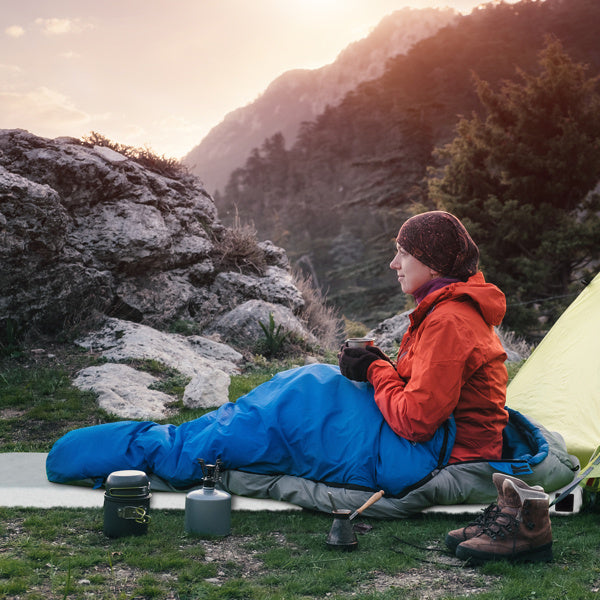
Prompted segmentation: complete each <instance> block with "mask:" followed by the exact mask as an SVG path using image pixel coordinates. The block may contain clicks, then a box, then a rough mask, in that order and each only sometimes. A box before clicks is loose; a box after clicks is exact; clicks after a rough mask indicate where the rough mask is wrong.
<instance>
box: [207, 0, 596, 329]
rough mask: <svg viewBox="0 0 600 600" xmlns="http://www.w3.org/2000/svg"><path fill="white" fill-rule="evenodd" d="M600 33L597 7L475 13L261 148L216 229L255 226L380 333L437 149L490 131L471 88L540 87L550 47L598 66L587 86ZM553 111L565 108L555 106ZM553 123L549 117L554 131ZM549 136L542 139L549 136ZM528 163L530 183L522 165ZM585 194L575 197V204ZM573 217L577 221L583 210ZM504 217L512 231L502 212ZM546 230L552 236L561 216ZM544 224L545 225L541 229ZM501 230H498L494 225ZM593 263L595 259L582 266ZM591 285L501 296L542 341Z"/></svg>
mask: <svg viewBox="0 0 600 600" xmlns="http://www.w3.org/2000/svg"><path fill="white" fill-rule="evenodd" d="M599 25H600V4H599V3H597V2H594V1H593V0H570V1H569V2H565V1H564V0H546V1H545V2H541V1H538V2H534V1H531V0H526V1H523V2H520V3H517V4H510V5H507V4H503V3H500V4H495V3H490V4H488V5H486V6H485V7H483V8H480V9H478V10H475V11H474V12H473V13H472V14H471V15H468V16H465V17H462V18H461V19H459V20H458V21H457V23H456V24H455V25H452V26H448V27H446V28H444V29H442V30H440V31H439V32H438V33H437V34H435V35H434V36H432V37H430V38H428V39H425V40H422V41H421V42H419V43H417V44H416V45H415V46H414V47H413V49H412V50H411V51H410V52H409V53H408V54H406V55H400V56H397V57H395V58H393V59H391V60H390V61H388V64H387V69H386V71H385V72H384V74H383V75H382V76H381V77H380V78H378V79H375V80H373V81H370V82H367V83H364V84H362V85H360V86H358V87H357V88H356V89H354V90H353V91H351V92H350V93H348V94H347V95H346V97H345V99H344V100H343V101H342V102H341V104H340V105H339V106H337V107H335V108H327V109H326V110H325V111H324V112H323V113H322V114H321V115H320V116H319V117H318V118H317V119H315V120H313V121H309V122H305V123H303V125H302V127H301V130H300V133H299V135H298V139H297V141H296V143H295V144H294V145H293V146H292V147H291V148H290V149H289V150H286V145H285V139H284V138H283V135H282V134H276V135H274V136H272V137H270V138H268V139H266V140H265V141H264V142H263V143H262V145H261V146H260V147H258V148H255V149H254V150H253V151H252V152H251V154H250V155H249V156H248V158H247V160H246V162H245V164H244V165H242V166H240V168H238V169H236V170H235V171H234V172H233V173H232V175H231V177H230V180H229V182H228V185H227V187H226V189H225V191H224V193H223V194H217V195H216V197H215V202H216V204H217V207H218V209H219V213H220V216H221V218H222V219H223V220H225V221H227V220H228V219H233V218H234V216H237V217H239V218H241V219H242V221H246V222H249V221H251V222H253V223H254V225H255V226H256V229H257V231H258V233H259V235H260V236H261V237H263V238H269V239H271V240H273V242H274V243H276V244H278V245H281V246H283V247H284V248H285V249H286V251H287V253H288V255H289V256H290V258H291V260H292V262H293V263H294V264H296V265H298V266H301V267H302V268H303V269H305V270H306V272H307V273H309V274H310V275H311V276H312V277H313V280H314V281H315V282H316V283H317V284H318V285H319V286H320V287H321V288H322V289H323V290H325V291H326V292H327V293H328V297H329V299H330V300H331V301H332V302H333V303H334V304H335V305H336V306H337V307H339V308H340V310H341V312H342V314H344V315H345V316H347V317H349V318H353V319H357V320H360V321H363V322H366V323H369V324H374V323H376V322H379V321H380V320H382V319H383V318H385V317H388V316H390V315H392V314H395V313H396V312H398V311H400V310H402V309H404V308H406V307H407V302H408V300H407V299H406V298H404V297H402V296H401V295H400V293H399V290H398V287H397V283H396V281H395V278H394V275H393V273H392V272H391V271H389V269H388V264H389V261H390V259H391V256H392V242H393V240H394V237H395V235H396V233H397V230H398V227H399V225H400V224H401V222H402V220H403V219H404V218H405V217H407V216H409V215H410V214H412V213H413V212H415V211H419V210H422V209H424V208H436V207H437V205H436V203H435V201H434V199H433V198H432V197H430V195H429V189H428V187H429V184H428V178H431V177H432V173H431V170H432V169H436V168H439V167H442V166H443V165H444V164H445V163H443V162H440V159H444V157H443V156H441V155H439V154H437V153H436V152H435V150H436V148H442V147H443V146H445V145H446V144H448V143H450V142H451V141H452V140H453V139H454V137H455V136H456V134H457V130H456V127H457V124H458V123H459V120H460V118H461V117H471V115H473V114H479V115H480V116H481V118H482V119H485V118H486V107H485V106H484V105H483V104H482V102H481V101H480V97H479V95H478V87H477V85H476V78H477V79H478V80H480V81H483V82H486V84H487V85H488V86H489V89H491V90H497V89H499V88H501V86H502V85H503V82H505V81H507V80H513V81H516V82H520V81H521V79H520V75H519V72H524V73H528V74H530V76H531V77H534V76H536V75H537V74H539V73H540V72H541V71H542V70H543V68H544V67H543V64H542V63H541V62H540V52H542V51H543V49H544V48H545V47H546V45H547V44H548V40H549V39H551V40H556V41H559V42H560V44H561V48H562V49H563V51H564V53H565V54H566V55H567V56H568V57H570V60H572V61H573V62H574V63H575V64H579V63H584V64H587V65H589V69H588V70H587V76H588V77H590V78H592V77H593V76H595V75H596V74H597V73H598V72H600V46H599V45H598V43H597V31H598V26H599ZM549 36H550V37H549ZM475 77H476V78H475ZM592 87H593V86H592ZM590 93H592V94H593V93H597V92H596V91H595V90H590ZM554 99H555V100H556V101H557V104H560V98H559V96H557V95H555V96H554ZM488 108H489V107H488ZM552 114H553V113H552V111H551V110H550V111H547V117H548V118H550V119H552ZM546 125H550V123H546V124H545V123H543V122H542V123H541V124H540V126H539V130H538V134H539V135H540V136H542V137H543V136H545V135H546V133H545V131H546ZM577 126H578V127H579V125H577ZM580 133H581V132H580ZM589 137H590V143H591V144H592V146H593V145H594V144H597V143H598V132H597V131H590V132H589ZM587 147H588V148H589V146H587ZM577 150H578V149H577V147H575V148H573V151H574V152H575V153H576V152H577ZM508 151H510V150H508ZM520 158H521V160H523V161H524V162H523V163H522V164H521V168H522V170H524V171H525V172H526V171H527V168H528V164H527V158H526V157H523V156H521V157H520ZM573 158H574V159H575V156H573ZM447 160H448V159H447V157H446V161H447ZM488 166H489V165H484V167H485V168H487V167H488ZM590 168H593V169H596V167H595V166H593V167H590ZM566 171H568V166H567V169H562V170H560V171H559V172H554V171H550V172H547V173H544V174H543V175H541V174H540V173H539V172H537V173H532V176H533V179H532V181H531V182H530V184H531V186H532V188H535V187H536V185H538V184H539V185H540V186H541V185H542V183H543V184H544V185H546V186H547V187H552V186H553V185H554V184H555V183H556V184H558V183H559V182H557V181H556V178H557V177H560V176H561V175H563V174H564V173H565V172H566ZM433 175H435V173H434V174H433ZM536 177H537V178H540V177H543V181H541V180H540V179H537V180H536ZM598 179H600V172H592V173H588V174H587V175H586V182H587V181H598ZM591 188H593V185H592V186H591V187H590V189H591ZM489 191H490V193H491V194H494V193H495V190H489ZM587 191H589V190H587V189H586V190H582V189H579V190H578V193H580V195H581V197H580V198H579V201H581V202H583V201H584V195H585V193H586V192H587ZM517 201H518V199H517ZM460 202H461V198H458V199H457V201H456V203H455V206H456V204H460ZM570 210H571V211H577V210H578V207H577V203H576V204H575V208H573V207H572V206H571V208H570ZM457 212H460V211H458V210H457ZM500 215H501V217H500ZM498 218H503V219H506V218H507V215H506V212H504V213H498ZM551 221H552V226H553V227H554V226H555V225H556V222H555V218H554V216H553V217H552V219H551ZM540 223H541V224H542V226H543V224H544V222H543V219H542V220H541V221H539V220H538V222H537V225H536V226H539V225H540ZM496 225H497V221H494V220H493V219H492V220H491V224H490V223H488V227H496ZM514 226H515V224H514V223H511V224H510V227H514ZM516 226H517V227H518V223H517V225H516ZM484 237H485V236H484ZM476 241H477V242H478V243H480V240H478V239H476ZM483 254H484V257H485V252H484V253H483ZM580 258H581V257H580ZM594 258H595V257H594V256H589V255H586V256H584V260H583V262H584V263H585V262H586V260H587V263H588V264H589V263H590V261H593V260H594ZM596 258H597V257H596ZM497 262H498V260H497V258H496V263H497ZM488 263H490V266H491V261H490V260H489V259H488ZM482 266H483V268H484V272H485V271H486V264H485V263H484V264H483V265H482ZM530 268H531V269H535V264H533V265H532V266H531V267H530ZM500 269H501V267H498V268H497V269H496V270H495V271H494V273H493V274H494V275H496V276H497V275H498V273H500ZM523 276H526V274H525V275H523V274H521V277H523ZM586 278H587V275H586V274H585V272H582V271H581V270H578V271H573V272H572V273H569V277H568V278H567V279H568V280H564V281H562V284H561V286H559V288H560V289H558V290H557V289H556V286H555V287H554V288H553V289H551V290H550V289H543V288H542V289H540V288H539V287H536V288H535V289H531V286H529V289H526V288H527V286H523V285H522V283H523V282H522V280H518V281H514V282H511V281H510V278H508V277H505V278H504V280H503V281H502V282H499V283H502V284H503V287H504V291H505V292H506V293H507V297H508V303H509V312H508V315H507V323H509V324H511V325H512V326H513V327H514V328H515V329H516V330H518V331H519V333H529V334H531V335H534V334H538V333H539V331H538V330H539V322H540V318H542V321H545V325H544V326H548V325H549V324H551V322H552V320H553V319H554V318H555V317H556V315H557V314H559V313H560V311H561V310H562V309H563V308H564V306H565V305H566V304H568V302H570V300H571V299H572V298H573V297H574V294H576V293H577V291H579V290H580V289H581V288H582V287H583V286H584V285H585V283H586V281H587V279H586ZM563 279H564V278H563ZM543 284H544V283H543V282H542V285H543ZM556 296H560V298H559V299H558V302H555V301H553V304H552V310H551V311H545V310H544V302H543V300H544V298H546V297H552V298H555V297H556ZM540 300H541V302H540ZM534 303H535V308H536V310H537V314H535V315H533V317H535V318H534V319H533V320H532V315H529V316H528V318H525V319H524V318H522V310H520V309H517V308H516V307H517V306H529V305H531V306H533V305H534Z"/></svg>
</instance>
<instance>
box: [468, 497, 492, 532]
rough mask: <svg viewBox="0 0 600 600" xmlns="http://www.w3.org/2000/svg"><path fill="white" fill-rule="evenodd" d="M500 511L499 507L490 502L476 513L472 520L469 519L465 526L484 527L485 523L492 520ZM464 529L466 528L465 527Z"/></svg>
mask: <svg viewBox="0 0 600 600" xmlns="http://www.w3.org/2000/svg"><path fill="white" fill-rule="evenodd" d="M499 513H500V507H499V506H498V505H497V504H496V503H495V502H492V503H491V504H490V505H489V506H486V507H485V508H484V509H483V511H482V512H481V513H480V514H479V515H477V517H476V518H475V520H474V521H471V522H470V523H469V524H468V525H467V527H482V528H485V526H486V525H488V524H489V523H491V522H492V521H494V519H495V518H496V517H497V516H498V514H499ZM465 529H466V528H465Z"/></svg>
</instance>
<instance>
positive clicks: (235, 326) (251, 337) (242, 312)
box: [207, 300, 316, 348]
mask: <svg viewBox="0 0 600 600" xmlns="http://www.w3.org/2000/svg"><path fill="white" fill-rule="evenodd" d="M271 314H272V315H273V321H274V323H275V327H276V328H277V327H278V326H280V325H281V329H282V331H283V332H286V333H288V334H292V335H296V336H298V337H299V338H302V339H305V340H308V341H309V342H310V343H315V342H316V340H315V339H314V336H313V335H312V334H310V333H309V332H308V331H307V330H306V328H305V327H304V325H303V324H302V323H301V322H300V321H299V320H298V319H297V318H296V317H295V316H294V313H293V311H292V310H291V309H290V308H287V307H285V306H281V305H278V304H272V303H270V302H265V301H264V300H248V301H247V302H244V303H243V304H240V305H239V306H236V307H235V308H234V309H232V310H231V311H229V312H228V313H225V314H224V315H222V316H220V317H218V318H217V319H215V321H214V322H213V323H212V324H211V325H210V327H208V329H207V332H210V333H215V334H218V335H220V336H222V337H223V338H224V339H231V340H234V341H235V343H236V345H237V346H240V347H243V348H252V347H254V346H255V345H256V343H257V342H258V341H259V340H261V339H264V337H265V333H264V331H263V328H262V327H261V326H260V324H261V323H262V324H263V325H264V326H265V327H267V328H268V327H269V323H270V315H271Z"/></svg>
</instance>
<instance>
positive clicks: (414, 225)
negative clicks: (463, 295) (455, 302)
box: [396, 210, 479, 281]
mask: <svg viewBox="0 0 600 600" xmlns="http://www.w3.org/2000/svg"><path fill="white" fill-rule="evenodd" d="M396 242H397V243H398V245H399V246H401V247H402V248H403V249H404V250H406V252H408V253H409V254H411V255H412V256H414V257H415V258H416V259H417V260H419V261H420V262H422V263H423V264H424V265H426V266H428V267H430V268H431V269H434V270H435V271H437V272H438V273H440V274H441V275H443V276H445V277H455V278H456V279H460V280H461V281H466V280H467V279H468V278H469V277H471V276H472V275H474V274H475V273H476V272H477V270H478V264H479V248H478V247H477V245H476V244H475V242H474V241H473V240H472V239H471V236H470V235H469V233H468V232H467V230H466V229H465V227H464V225H463V224H462V223H461V222H460V221H459V220H458V219H457V218H456V217H455V216H454V215H451V214H450V213H447V212H444V211H440V210H434V211H430V212H426V213H422V214H420V215H415V216H414V217H411V218H410V219H408V221H406V222H405V223H404V225H402V227H401V228H400V232H399V233H398V237H397V238H396Z"/></svg>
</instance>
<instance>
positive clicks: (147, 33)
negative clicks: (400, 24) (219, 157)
mask: <svg viewBox="0 0 600 600" xmlns="http://www.w3.org/2000/svg"><path fill="white" fill-rule="evenodd" d="M513 1H514V0H513ZM478 4H481V0H457V1H455V2H452V1H446V2H444V1H443V0H441V1H435V0H404V1H402V0H400V1H394V0H2V9H1V11H0V129H5V128H11V129H12V128H21V129H27V130H29V131H31V132H32V133H35V134H37V135H41V136H45V137H57V136H62V135H70V136H75V137H81V136H83V135H87V134H89V133H90V131H97V132H99V133H101V134H103V135H105V136H107V137H108V138H110V139H112V140H114V141H116V142H119V143H123V144H129V145H133V146H144V145H148V146H150V147H151V148H152V149H153V150H154V151H156V152H157V153H159V154H165V155H167V156H169V157H177V158H179V157H181V156H183V155H184V154H186V153H187V152H189V151H190V150H191V149H192V148H193V147H194V146H195V145H196V144H198V143H199V142H200V141H201V140H202V138H203V137H204V136H205V135H206V134H207V133H208V132H209V130H210V129H211V128H212V127H213V126H215V125H217V124H218V123H219V122H220V121H221V120H222V119H223V117H224V116H225V115H226V114H227V113H229V112H231V111H232V110H235V109H236V108H239V107H241V106H244V105H246V104H248V103H249V102H251V101H252V100H254V99H255V98H256V97H257V96H258V95H260V93H261V92H263V91H264V90H265V88H266V87H267V86H268V84H269V83H270V82H271V81H273V79H275V78H276V77H278V76H279V75H281V74H282V73H283V72H285V71H288V70H290V69H296V68H311V69H313V68H318V67H321V66H323V65H326V64H328V63H331V62H333V61H334V60H335V58H336V56H337V55H338V53H339V52H340V51H341V50H343V49H344V48H345V47H346V46H347V45H348V44H349V43H351V42H353V41H355V40H358V39H360V38H363V37H365V35H367V34H368V33H369V31H370V30H371V29H372V28H373V27H375V26H376V25H377V23H378V22H379V21H380V20H381V19H382V18H383V17H384V16H385V15H387V14H389V13H391V12H393V11H394V10H399V9H401V8H404V7H406V6H411V7H414V8H424V7H428V6H441V7H447V6H449V7H452V8H454V9H456V10H458V11H461V12H463V13H468V12H470V10H471V9H472V8H473V7H474V6H477V5H478Z"/></svg>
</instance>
